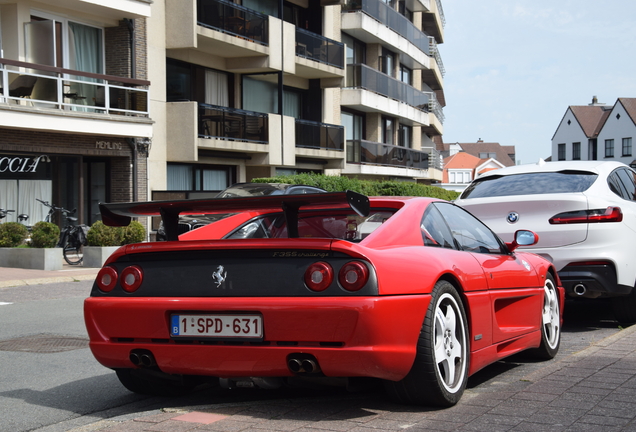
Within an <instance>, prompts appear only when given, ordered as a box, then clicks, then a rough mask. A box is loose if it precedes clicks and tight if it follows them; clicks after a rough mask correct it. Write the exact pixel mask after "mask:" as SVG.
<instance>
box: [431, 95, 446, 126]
mask: <svg viewBox="0 0 636 432" xmlns="http://www.w3.org/2000/svg"><path fill="white" fill-rule="evenodd" d="M428 105H429V106H428V109H429V112H432V113H433V114H435V117H437V119H438V120H439V122H440V123H442V124H444V119H445V117H444V109H443V108H442V105H441V104H440V103H439V102H438V101H437V98H435V97H434V96H433V97H431V100H430V101H429V103H428Z"/></svg>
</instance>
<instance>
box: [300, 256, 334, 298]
mask: <svg viewBox="0 0 636 432" xmlns="http://www.w3.org/2000/svg"><path fill="white" fill-rule="evenodd" d="M332 281H333V269H332V268H331V266H330V265H329V264H327V263H326V262H322V261H320V262H317V263H313V264H312V265H310V266H309V268H308V269H307V271H305V285H307V288H309V289H310V290H312V291H324V290H326V289H327V288H328V287H329V285H331V282H332Z"/></svg>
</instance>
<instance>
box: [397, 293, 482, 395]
mask: <svg viewBox="0 0 636 432" xmlns="http://www.w3.org/2000/svg"><path fill="white" fill-rule="evenodd" d="M468 334H469V332H468V325H467V320H466V313H465V312H464V306H463V304H462V300H461V298H460V297H459V294H458V293H457V290H456V289H455V287H454V286H453V285H452V284H451V283H450V282H447V281H439V282H437V284H435V288H434V289H433V292H432V294H431V303H430V304H429V307H428V310H427V312H426V316H425V318H424V323H423V325H422V330H421V332H420V337H419V340H418V343H417V352H416V354H415V361H414V362H413V366H412V367H411V370H410V371H409V373H408V375H406V377H404V378H403V379H402V380H401V381H397V382H395V381H385V387H386V389H387V392H388V394H389V396H390V397H391V399H393V400H394V401H396V402H398V403H404V404H411V405H433V406H440V407H449V406H453V405H455V404H456V403H457V402H459V400H460V399H461V397H462V395H463V393H464V389H465V388H466V382H467V380H468V365H469V359H470V346H469V336H468Z"/></svg>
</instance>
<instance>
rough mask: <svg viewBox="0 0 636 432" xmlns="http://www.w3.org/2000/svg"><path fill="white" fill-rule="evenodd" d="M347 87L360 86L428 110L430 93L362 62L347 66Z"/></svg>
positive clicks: (422, 109)
mask: <svg viewBox="0 0 636 432" xmlns="http://www.w3.org/2000/svg"><path fill="white" fill-rule="evenodd" d="M346 87H348V88H361V89H364V90H368V91H372V92H375V93H378V94H381V95H383V96H386V97H389V98H391V99H395V100H398V101H401V102H404V103H406V104H408V105H411V106H412V107H415V108H417V109H419V110H421V111H426V112H428V110H429V100H430V98H431V95H430V94H429V93H424V92H422V91H420V90H417V89H415V88H414V87H413V86H410V85H408V84H406V83H403V82H402V81H399V80H396V79H395V78H392V77H390V76H388V75H386V74H384V73H382V72H380V71H378V70H376V69H373V68H371V67H369V66H367V65H364V64H354V65H348V66H347V81H346Z"/></svg>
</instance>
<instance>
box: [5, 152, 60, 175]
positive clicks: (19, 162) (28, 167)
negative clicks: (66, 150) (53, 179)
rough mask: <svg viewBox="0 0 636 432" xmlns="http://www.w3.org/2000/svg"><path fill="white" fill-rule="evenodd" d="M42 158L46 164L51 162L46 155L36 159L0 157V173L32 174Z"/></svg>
mask: <svg viewBox="0 0 636 432" xmlns="http://www.w3.org/2000/svg"><path fill="white" fill-rule="evenodd" d="M42 158H44V160H45V161H46V162H51V160H50V159H49V157H48V156H47V155H40V156H37V157H29V156H25V157H20V156H2V157H0V173H5V172H10V173H34V172H35V170H36V169H37V167H38V164H39V163H40V159H42Z"/></svg>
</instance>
